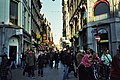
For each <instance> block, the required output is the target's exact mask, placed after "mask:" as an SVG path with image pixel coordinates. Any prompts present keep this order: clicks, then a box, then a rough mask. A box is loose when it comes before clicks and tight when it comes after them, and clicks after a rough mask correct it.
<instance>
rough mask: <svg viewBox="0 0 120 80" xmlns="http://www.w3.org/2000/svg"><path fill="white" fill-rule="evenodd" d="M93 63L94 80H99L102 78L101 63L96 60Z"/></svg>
mask: <svg viewBox="0 0 120 80" xmlns="http://www.w3.org/2000/svg"><path fill="white" fill-rule="evenodd" d="M91 64H92V70H93V77H94V80H99V79H100V75H99V65H98V63H97V62H96V61H92V62H91Z"/></svg>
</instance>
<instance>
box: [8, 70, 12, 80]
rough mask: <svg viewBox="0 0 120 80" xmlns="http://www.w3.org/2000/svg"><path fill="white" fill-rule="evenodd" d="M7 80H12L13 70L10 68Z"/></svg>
mask: <svg viewBox="0 0 120 80" xmlns="http://www.w3.org/2000/svg"><path fill="white" fill-rule="evenodd" d="M7 80H12V72H11V70H10V69H9V70H8V74H7Z"/></svg>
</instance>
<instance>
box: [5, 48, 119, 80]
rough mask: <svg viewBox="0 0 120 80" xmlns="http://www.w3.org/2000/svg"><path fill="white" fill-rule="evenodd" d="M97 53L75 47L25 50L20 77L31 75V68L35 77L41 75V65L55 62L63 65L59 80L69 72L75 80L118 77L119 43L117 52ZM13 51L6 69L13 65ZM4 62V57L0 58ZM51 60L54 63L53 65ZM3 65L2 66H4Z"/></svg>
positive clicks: (107, 79)
mask: <svg viewBox="0 0 120 80" xmlns="http://www.w3.org/2000/svg"><path fill="white" fill-rule="evenodd" d="M101 54H102V55H101V56H99V55H98V53H96V52H95V51H94V50H92V49H90V48H88V49H87V50H82V49H80V50H78V51H77V52H76V53H75V52H74V50H73V49H72V48H66V49H65V50H62V51H54V50H50V51H45V50H39V51H37V52H35V51H34V50H27V51H25V52H24V53H22V57H21V67H22V68H23V76H25V75H26V74H27V75H28V77H33V78H34V77H35V76H36V75H35V73H34V71H35V70H37V74H38V76H41V77H43V76H44V67H50V68H51V69H53V68H55V69H58V66H59V62H61V63H62V65H63V66H64V70H63V80H67V79H69V73H71V72H73V73H74V77H75V78H79V80H120V46H119V47H118V50H117V53H116V54H115V55H114V56H111V54H110V52H109V50H108V49H107V48H104V49H103V52H102V53H101ZM14 58H15V57H14V54H13V56H11V63H10V64H9V66H10V68H12V66H13V64H14V67H15V68H17V66H16V63H15V59H14ZM3 61H4V60H3ZM53 62H55V66H54V67H53ZM4 66H6V65H4Z"/></svg>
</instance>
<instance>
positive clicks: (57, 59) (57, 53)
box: [54, 51, 59, 69]
mask: <svg viewBox="0 0 120 80" xmlns="http://www.w3.org/2000/svg"><path fill="white" fill-rule="evenodd" d="M54 60H55V68H56V69H58V63H59V52H58V51H56V52H55V54H54Z"/></svg>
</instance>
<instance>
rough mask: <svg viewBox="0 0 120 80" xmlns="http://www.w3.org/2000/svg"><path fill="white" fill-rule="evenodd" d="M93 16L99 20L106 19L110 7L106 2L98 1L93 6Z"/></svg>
mask: <svg viewBox="0 0 120 80" xmlns="http://www.w3.org/2000/svg"><path fill="white" fill-rule="evenodd" d="M94 16H95V20H101V19H106V18H108V17H109V16H110V8H109V6H108V4H106V3H105V2H101V3H99V4H98V5H97V6H96V7H95V8H94Z"/></svg>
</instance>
